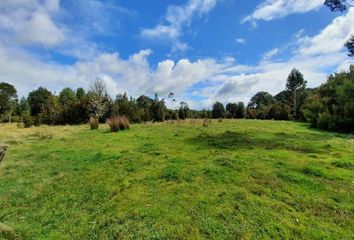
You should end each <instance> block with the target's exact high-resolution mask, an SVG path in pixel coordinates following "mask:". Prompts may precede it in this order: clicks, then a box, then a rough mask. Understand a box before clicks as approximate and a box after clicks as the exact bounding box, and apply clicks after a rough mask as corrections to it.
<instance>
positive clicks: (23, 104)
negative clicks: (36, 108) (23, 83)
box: [18, 97, 30, 117]
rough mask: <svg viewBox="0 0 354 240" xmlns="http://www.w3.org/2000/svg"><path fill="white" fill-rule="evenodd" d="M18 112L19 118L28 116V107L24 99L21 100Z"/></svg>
mask: <svg viewBox="0 0 354 240" xmlns="http://www.w3.org/2000/svg"><path fill="white" fill-rule="evenodd" d="M18 110H19V113H20V116H21V117H23V116H24V115H29V114H30V105H29V103H28V100H27V99H26V98H25V97H22V98H21V100H20V103H19V107H18Z"/></svg>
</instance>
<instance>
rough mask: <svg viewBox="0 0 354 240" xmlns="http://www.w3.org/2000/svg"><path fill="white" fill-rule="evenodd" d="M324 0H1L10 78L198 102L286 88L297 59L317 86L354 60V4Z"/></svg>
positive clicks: (20, 83)
mask: <svg viewBox="0 0 354 240" xmlns="http://www.w3.org/2000/svg"><path fill="white" fill-rule="evenodd" d="M323 2H324V1H323V0H297V1H286V0H252V1H243V0H174V1H166V0H150V1H141V0H102V1H99V0H16V1H1V2H0V81H6V82H9V83H12V84H14V85H15V86H16V88H17V89H18V91H19V95H25V94H27V93H28V92H29V91H30V90H33V89H34V88H37V87H39V86H45V87H47V88H48V89H50V90H52V91H53V92H56V93H57V92H58V91H60V89H62V88H63V87H67V86H68V87H72V88H77V87H79V86H83V87H85V88H86V89H89V87H90V84H91V83H92V81H93V80H94V79H95V78H97V77H101V78H103V79H104V80H105V81H106V83H107V85H108V89H109V93H110V94H111V95H112V96H114V95H115V94H117V93H122V92H127V93H128V94H129V95H132V96H134V97H137V96H138V95H140V94H147V95H150V96H152V95H153V94H154V93H155V92H157V93H158V94H159V95H160V96H161V97H163V98H167V95H168V93H169V92H171V91H173V92H175V94H176V97H177V100H180V101H186V102H188V103H189V105H191V106H192V107H193V108H199V109H200V108H210V106H211V105H212V103H213V102H215V101H217V100H219V101H222V102H225V103H226V102H229V101H230V102H236V101H245V102H247V101H248V100H249V99H250V97H251V96H252V95H254V94H255V93H256V92H258V91H263V90H264V91H269V92H270V93H272V94H276V93H277V92H279V91H281V90H282V89H283V88H284V86H285V81H286V77H287V75H288V73H289V72H290V71H291V69H292V68H294V67H296V68H298V69H299V70H300V71H302V72H303V73H304V75H305V78H306V80H307V81H308V82H309V86H311V87H314V86H318V85H319V84H321V83H323V82H324V81H325V80H326V76H327V75H328V74H329V73H332V72H333V71H341V70H345V69H346V68H348V66H349V65H350V64H352V63H353V60H352V59H351V58H349V57H347V55H346V51H345V49H344V48H343V43H344V42H345V41H346V40H347V39H348V38H349V36H350V35H351V34H354V10H353V9H351V10H349V11H348V12H344V13H341V14H335V13H331V12H330V11H329V10H328V9H327V8H325V7H324V6H323Z"/></svg>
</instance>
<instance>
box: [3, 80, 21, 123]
mask: <svg viewBox="0 0 354 240" xmlns="http://www.w3.org/2000/svg"><path fill="white" fill-rule="evenodd" d="M16 103H17V91H16V88H15V87H14V86H12V85H11V84H9V83H5V82H1V83H0V117H1V116H4V115H5V114H6V113H8V112H10V113H9V115H10V116H11V115H12V112H13V111H14V109H15V106H16Z"/></svg>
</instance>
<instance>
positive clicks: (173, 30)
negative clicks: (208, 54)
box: [140, 0, 218, 51]
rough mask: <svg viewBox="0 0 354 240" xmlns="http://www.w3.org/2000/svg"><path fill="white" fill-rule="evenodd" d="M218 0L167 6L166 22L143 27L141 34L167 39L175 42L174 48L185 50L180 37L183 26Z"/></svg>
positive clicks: (195, 0)
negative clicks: (151, 26)
mask: <svg viewBox="0 0 354 240" xmlns="http://www.w3.org/2000/svg"><path fill="white" fill-rule="evenodd" d="M217 1H218V0H189V1H188V2H187V3H186V4H184V5H180V6H175V5H170V6H168V8H167V13H166V16H165V19H164V21H165V23H163V24H158V25H157V26H155V27H153V28H147V29H143V30H142V31H141V33H140V35H141V36H142V37H144V38H149V39H166V40H170V41H172V43H173V47H172V48H173V49H172V50H175V51H176V50H182V51H185V50H186V47H184V46H183V47H182V48H181V44H180V41H179V40H178V38H179V37H180V36H181V35H182V31H183V27H184V26H188V25H190V23H191V21H192V19H193V18H194V17H195V16H201V15H203V14H206V13H208V12H209V11H211V10H212V9H213V8H214V7H215V5H216V3H217Z"/></svg>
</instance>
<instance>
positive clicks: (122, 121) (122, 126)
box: [107, 116, 130, 132]
mask: <svg viewBox="0 0 354 240" xmlns="http://www.w3.org/2000/svg"><path fill="white" fill-rule="evenodd" d="M107 124H108V126H109V128H110V130H111V132H118V131H119V130H126V129H129V128H130V124H129V120H128V118H126V117H124V116H123V117H122V116H114V117H111V118H110V119H108V120H107Z"/></svg>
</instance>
